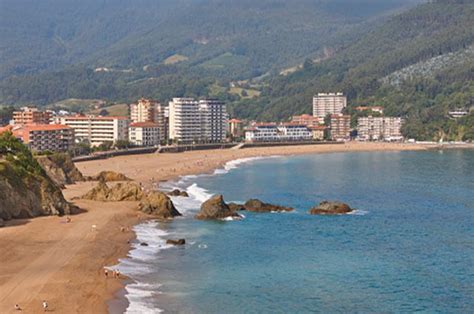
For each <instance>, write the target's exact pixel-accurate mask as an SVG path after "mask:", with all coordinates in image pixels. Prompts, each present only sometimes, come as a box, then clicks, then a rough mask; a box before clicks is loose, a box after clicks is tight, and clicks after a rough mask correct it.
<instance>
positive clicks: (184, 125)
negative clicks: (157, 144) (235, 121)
mask: <svg viewBox="0 0 474 314" xmlns="http://www.w3.org/2000/svg"><path fill="white" fill-rule="evenodd" d="M226 126H227V112H226V106H225V103H223V102H220V101H218V100H212V99H206V100H201V101H197V100H195V99H194V98H173V100H172V101H170V103H169V138H170V139H173V140H175V141H176V142H178V143H182V144H191V143H218V142H222V141H223V140H224V139H225V132H226Z"/></svg>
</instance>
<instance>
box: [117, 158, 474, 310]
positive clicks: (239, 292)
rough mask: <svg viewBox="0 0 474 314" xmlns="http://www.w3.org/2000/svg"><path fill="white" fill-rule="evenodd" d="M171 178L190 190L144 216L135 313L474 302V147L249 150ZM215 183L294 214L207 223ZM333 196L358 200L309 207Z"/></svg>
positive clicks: (132, 289) (125, 267) (229, 193)
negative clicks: (162, 215) (168, 214)
mask: <svg viewBox="0 0 474 314" xmlns="http://www.w3.org/2000/svg"><path fill="white" fill-rule="evenodd" d="M161 188H162V189H164V190H170V189H172V188H180V189H184V190H186V191H187V192H188V193H189V195H190V197H188V198H186V197H173V198H172V199H173V201H174V203H175V206H176V207H177V209H178V210H179V211H180V212H181V213H182V214H183V217H180V218H177V219H175V220H174V221H172V222H166V223H163V222H156V221H150V222H146V223H143V224H141V225H137V226H136V227H135V231H136V234H137V240H136V241H135V243H133V249H132V250H131V251H130V253H129V256H128V257H127V258H125V259H123V260H121V261H120V264H119V265H118V268H119V269H120V270H121V272H122V273H124V274H126V275H128V276H129V277H130V278H131V279H132V281H131V282H130V283H129V284H128V285H127V286H126V288H125V292H126V295H125V297H126V298H127V300H128V303H129V305H128V308H127V310H126V313H160V312H165V313H314V312H316V313H354V312H363V313H400V312H425V313H474V151H473V150H444V151H442V150H441V151H400V152H364V153H362V152H354V153H331V154H317V155H304V156H290V157H281V156H272V157H267V158H248V159H241V160H236V161H232V162H229V163H227V164H226V165H225V167H223V168H222V169H217V170H216V171H215V172H214V173H213V174H203V175H197V176H195V175H193V176H186V177H182V178H181V179H180V180H178V181H175V182H169V183H167V184H165V185H164V186H162V187H161ZM214 194H222V195H223V196H224V198H225V200H226V201H227V202H245V201H246V200H248V199H250V198H258V199H260V200H262V201H265V202H269V203H272V204H278V205H284V206H290V207H293V208H295V211H294V212H291V213H251V212H242V214H243V215H244V219H242V220H238V221H199V220H195V219H194V218H193V217H194V215H195V214H196V213H197V212H198V211H199V207H200V205H201V203H202V202H204V201H205V200H207V199H208V198H209V197H211V196H212V195H214ZM324 200H339V201H342V202H345V203H347V204H349V205H350V206H351V207H354V208H356V211H355V212H354V213H353V214H350V215H338V216H312V215H309V214H308V210H309V209H310V208H311V207H313V206H315V205H317V204H319V203H320V202H321V201H324ZM169 238H172V239H176V238H185V239H186V245H185V246H182V247H174V246H170V245H166V244H165V240H166V239H169ZM141 242H146V243H147V244H148V246H141V245H140V243H141Z"/></svg>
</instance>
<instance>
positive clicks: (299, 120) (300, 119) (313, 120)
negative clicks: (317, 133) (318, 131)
mask: <svg viewBox="0 0 474 314" xmlns="http://www.w3.org/2000/svg"><path fill="white" fill-rule="evenodd" d="M291 122H292V123H295V124H303V125H306V126H308V127H314V126H319V125H320V124H323V123H324V119H320V118H318V117H315V116H312V115H309V114H302V115H301V116H293V117H291Z"/></svg>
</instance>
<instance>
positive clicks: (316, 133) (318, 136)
mask: <svg viewBox="0 0 474 314" xmlns="http://www.w3.org/2000/svg"><path fill="white" fill-rule="evenodd" d="M308 128H309V129H310V130H311V133H312V135H313V140H316V141H322V140H324V133H325V132H326V129H327V127H326V126H324V125H317V126H312V127H308Z"/></svg>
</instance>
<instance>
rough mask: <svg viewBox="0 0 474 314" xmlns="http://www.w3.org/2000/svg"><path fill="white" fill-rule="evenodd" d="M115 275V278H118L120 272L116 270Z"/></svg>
mask: <svg viewBox="0 0 474 314" xmlns="http://www.w3.org/2000/svg"><path fill="white" fill-rule="evenodd" d="M115 274H116V275H117V278H120V271H119V270H118V269H117V270H116V272H115Z"/></svg>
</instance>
